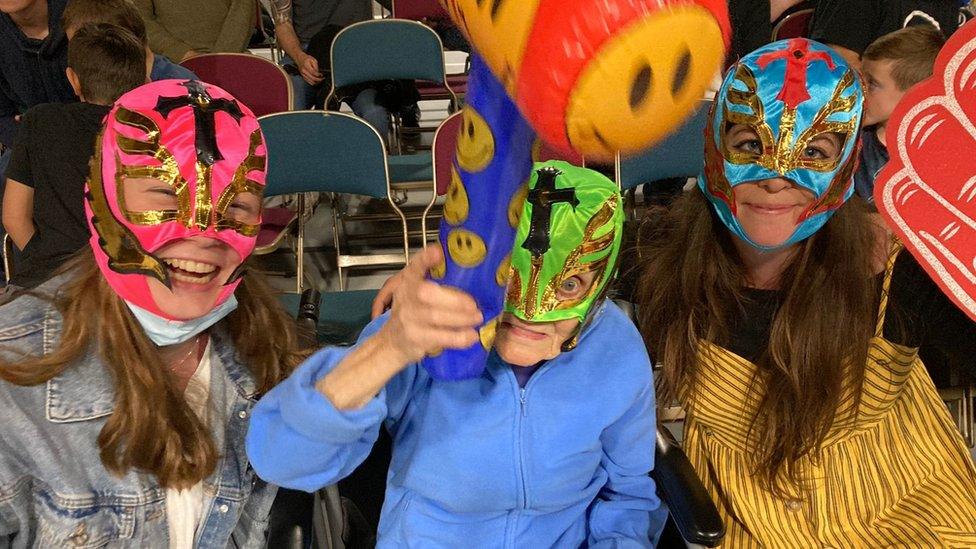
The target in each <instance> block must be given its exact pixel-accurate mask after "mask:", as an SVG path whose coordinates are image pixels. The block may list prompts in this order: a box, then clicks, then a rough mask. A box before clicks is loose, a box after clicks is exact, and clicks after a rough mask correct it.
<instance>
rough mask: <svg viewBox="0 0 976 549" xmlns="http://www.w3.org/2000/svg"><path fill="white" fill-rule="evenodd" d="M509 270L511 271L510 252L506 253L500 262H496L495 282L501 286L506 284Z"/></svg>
mask: <svg viewBox="0 0 976 549" xmlns="http://www.w3.org/2000/svg"><path fill="white" fill-rule="evenodd" d="M511 271H512V254H508V255H506V256H505V259H503V260H502V262H501V263H499V264H498V269H497V270H496V271H495V282H496V283H497V284H498V285H499V286H502V287H504V286H507V285H508V276H509V273H511Z"/></svg>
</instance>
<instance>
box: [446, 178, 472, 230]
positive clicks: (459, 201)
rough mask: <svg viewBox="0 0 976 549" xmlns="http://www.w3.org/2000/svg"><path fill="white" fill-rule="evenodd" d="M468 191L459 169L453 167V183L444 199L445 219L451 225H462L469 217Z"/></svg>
mask: <svg viewBox="0 0 976 549" xmlns="http://www.w3.org/2000/svg"><path fill="white" fill-rule="evenodd" d="M469 209H470V205H469V204H468V191H466V190H465V189H464V183H463V182H462V181H461V176H459V175H458V173H457V170H456V169H454V168H451V184H450V185H449V186H448V187H447V200H445V201H444V219H445V220H446V221H447V222H448V223H450V224H451V225H460V224H461V223H464V220H466V219H467V218H468V211H469Z"/></svg>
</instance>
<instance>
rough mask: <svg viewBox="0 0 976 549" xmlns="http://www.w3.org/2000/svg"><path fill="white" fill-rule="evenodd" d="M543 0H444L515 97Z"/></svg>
mask: <svg viewBox="0 0 976 549" xmlns="http://www.w3.org/2000/svg"><path fill="white" fill-rule="evenodd" d="M539 1H540V0H508V1H505V0H493V1H491V2H485V0H442V3H444V4H446V7H447V10H448V12H449V13H450V14H451V17H452V18H453V19H454V21H456V22H457V23H458V24H459V26H460V27H461V30H462V31H463V32H464V34H465V36H467V37H468V39H469V41H470V42H471V43H472V44H476V45H477V49H478V54H480V55H481V58H482V59H484V60H485V63H486V64H487V65H488V67H489V68H491V70H492V72H493V73H495V75H496V76H497V77H498V80H499V81H500V82H501V83H502V85H503V86H504V87H505V90H506V91H508V94H509V95H510V96H512V97H514V96H515V85H516V83H517V82H518V79H517V75H518V72H519V69H520V68H521V66H522V57H523V55H524V54H525V46H526V44H527V43H528V41H529V33H530V31H531V30H532V23H533V21H534V20H535V13H536V8H537V7H538V6H539Z"/></svg>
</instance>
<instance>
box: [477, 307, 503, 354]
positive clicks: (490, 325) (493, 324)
mask: <svg viewBox="0 0 976 549" xmlns="http://www.w3.org/2000/svg"><path fill="white" fill-rule="evenodd" d="M501 317H502V315H498V316H496V317H495V318H493V319H491V320H489V321H488V322H487V323H485V325H484V326H482V327H481V329H480V330H478V337H479V338H480V339H481V346H482V347H484V349H485V350H486V351H487V350H488V349H491V346H492V345H493V344H494V343H495V331H496V329H497V327H498V320H499V319H501Z"/></svg>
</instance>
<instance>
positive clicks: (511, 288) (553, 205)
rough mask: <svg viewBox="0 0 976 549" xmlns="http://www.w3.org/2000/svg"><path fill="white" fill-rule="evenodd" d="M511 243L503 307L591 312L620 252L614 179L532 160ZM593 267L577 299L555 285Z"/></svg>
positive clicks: (548, 314) (564, 315)
mask: <svg viewBox="0 0 976 549" xmlns="http://www.w3.org/2000/svg"><path fill="white" fill-rule="evenodd" d="M523 197H524V202H523V203H522V210H521V216H519V215H518V209H517V207H518V204H517V203H516V202H515V201H513V204H512V206H513V207H512V209H510V214H513V213H514V215H510V220H511V221H515V220H516V219H517V220H518V221H517V222H518V229H517V233H516V236H515V246H514V248H513V249H512V260H511V277H510V279H509V283H508V294H507V296H506V300H505V312H507V313H511V314H513V315H515V316H516V317H518V318H520V319H522V320H525V321H527V322H552V321H557V320H567V319H572V318H576V319H579V320H580V322H581V323H585V321H586V319H587V315H588V314H589V313H590V310H591V309H592V308H593V305H594V303H596V302H597V301H598V300H599V299H600V298H602V296H603V294H604V290H605V288H606V286H607V283H608V282H609V281H610V279H611V278H612V277H613V274H614V270H615V269H616V266H617V256H618V255H619V253H620V241H621V237H622V233H623V223H624V212H623V207H622V205H621V198H620V192H619V190H618V188H617V185H616V184H615V183H614V182H612V181H610V180H609V179H607V178H606V177H605V176H603V175H601V174H600V173H597V172H595V171H593V170H588V169H586V168H579V167H577V166H573V165H572V164H569V163H567V162H562V161H550V162H543V163H538V164H536V165H535V166H534V167H533V173H532V177H531V178H530V179H529V183H528V192H527V194H526V193H524V192H523V193H519V195H518V196H516V199H515V200H519V201H521V200H523ZM589 272H594V273H595V276H594V278H593V283H592V285H591V286H590V288H589V290H588V291H586V292H583V293H582V294H581V295H580V296H578V297H576V298H574V299H560V298H559V296H558V295H557V294H558V291H559V289H560V287H562V285H563V284H564V283H565V282H566V281H567V280H569V279H571V278H572V277H574V276H578V275H581V274H584V273H589Z"/></svg>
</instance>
